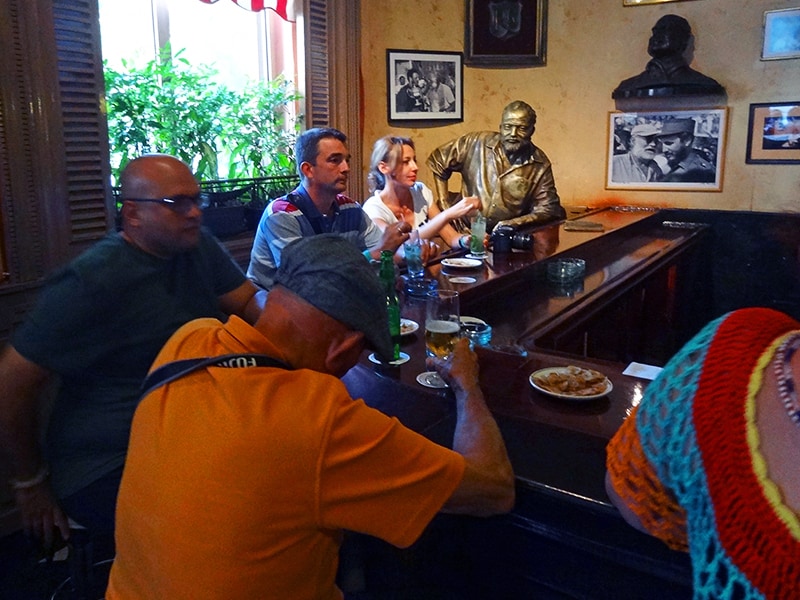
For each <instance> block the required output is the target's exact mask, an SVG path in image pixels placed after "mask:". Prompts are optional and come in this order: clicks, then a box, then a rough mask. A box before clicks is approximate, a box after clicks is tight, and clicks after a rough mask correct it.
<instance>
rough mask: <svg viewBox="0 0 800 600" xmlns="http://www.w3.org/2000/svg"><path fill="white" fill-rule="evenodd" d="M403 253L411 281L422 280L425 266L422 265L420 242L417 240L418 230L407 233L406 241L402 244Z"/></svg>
mask: <svg viewBox="0 0 800 600" xmlns="http://www.w3.org/2000/svg"><path fill="white" fill-rule="evenodd" d="M403 252H405V255H406V266H407V267H408V276H409V277H410V278H411V279H422V278H423V277H424V276H425V266H424V265H423V264H422V240H420V238H419V230H418V229H413V230H411V233H409V235H408V239H407V240H406V242H405V243H404V244H403Z"/></svg>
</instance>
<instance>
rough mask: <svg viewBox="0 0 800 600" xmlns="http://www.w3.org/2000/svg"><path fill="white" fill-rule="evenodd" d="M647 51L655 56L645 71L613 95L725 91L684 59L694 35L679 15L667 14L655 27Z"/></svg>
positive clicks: (689, 93) (638, 95)
mask: <svg viewBox="0 0 800 600" xmlns="http://www.w3.org/2000/svg"><path fill="white" fill-rule="evenodd" d="M652 32H653V33H652V35H651V36H650V41H649V43H648V45H647V52H648V54H650V56H652V57H653V58H652V59H651V60H650V62H648V63H647V66H646V67H645V70H644V71H642V72H641V73H639V74H638V75H636V76H635V77H631V78H629V79H625V80H624V81H622V82H621V83H620V84H619V85H618V86H617V89H615V90H614V92H613V93H612V94H611V97H612V98H614V99H619V98H646V97H653V96H682V95H718V94H724V93H725V88H723V87H722V86H721V85H720V84H719V83H717V81H716V80H714V79H712V78H711V77H708V76H706V75H703V74H702V73H700V72H699V71H695V70H694V69H692V68H691V67H690V66H689V64H688V63H687V62H686V58H684V53H685V52H686V49H687V48H688V47H689V41H690V40H691V38H692V28H691V26H690V25H689V22H688V21H687V20H686V19H684V18H683V17H680V16H678V15H664V16H663V17H661V18H660V19H659V20H658V21H656V24H655V25H654V26H653V29H652Z"/></svg>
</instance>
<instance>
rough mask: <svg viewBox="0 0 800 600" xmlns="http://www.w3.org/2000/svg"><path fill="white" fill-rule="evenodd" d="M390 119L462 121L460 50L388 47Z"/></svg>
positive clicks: (462, 86)
mask: <svg viewBox="0 0 800 600" xmlns="http://www.w3.org/2000/svg"><path fill="white" fill-rule="evenodd" d="M386 70H387V73H388V76H387V77H388V81H387V84H386V88H387V91H388V95H389V97H388V106H389V121H390V122H391V121H449V122H452V121H463V120H464V84H463V72H464V67H463V64H462V55H461V53H456V52H418V51H415V50H387V51H386Z"/></svg>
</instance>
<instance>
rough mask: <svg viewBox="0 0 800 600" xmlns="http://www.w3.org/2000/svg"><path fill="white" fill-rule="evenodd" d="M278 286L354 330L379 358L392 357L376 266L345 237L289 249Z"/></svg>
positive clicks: (319, 238)
mask: <svg viewBox="0 0 800 600" xmlns="http://www.w3.org/2000/svg"><path fill="white" fill-rule="evenodd" d="M275 283H276V284H278V285H282V286H283V287H285V288H286V289H288V290H290V291H292V292H294V293H295V294H297V295H298V296H300V297H301V298H302V299H303V300H305V301H306V302H308V303H309V304H311V305H312V306H314V307H316V308H318V309H319V310H321V311H322V312H324V313H325V314H327V315H328V316H330V317H333V318H334V319H336V320H337V321H339V322H340V323H344V324H345V325H347V326H348V327H350V328H351V329H355V330H356V331H361V332H362V333H363V334H364V336H365V337H366V338H367V342H368V343H369V344H370V345H371V346H372V347H373V348H374V349H375V350H376V352H377V353H378V355H379V356H381V357H382V358H387V357H391V356H392V350H393V346H392V339H391V336H390V335H389V320H388V317H387V313H386V293H385V291H384V289H383V286H382V285H381V282H380V280H379V279H378V276H377V274H376V273H375V272H374V271H373V269H372V266H371V265H370V264H369V263H368V262H367V260H366V259H365V258H364V255H363V254H361V252H359V251H358V249H357V248H356V247H355V246H354V245H353V244H351V243H350V242H348V241H347V240H345V239H344V238H343V237H341V236H339V235H336V234H333V233H323V234H320V235H314V236H310V237H305V238H301V239H299V240H295V241H294V242H292V243H291V244H289V245H288V246H286V247H285V248H284V249H283V252H282V253H281V265H280V267H278V272H277V274H276V276H275Z"/></svg>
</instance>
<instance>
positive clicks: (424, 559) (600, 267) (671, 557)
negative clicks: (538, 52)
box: [344, 209, 706, 599]
mask: <svg viewBox="0 0 800 600" xmlns="http://www.w3.org/2000/svg"><path fill="white" fill-rule="evenodd" d="M577 220H578V221H580V220H590V221H593V222H595V223H601V224H602V227H603V231H591V232H587V231H569V230H568V229H571V226H570V225H567V224H565V223H554V224H551V225H549V226H545V227H542V228H539V229H536V230H534V231H532V232H531V236H532V238H533V240H534V248H533V251H532V252H513V253H510V254H507V255H498V256H491V255H490V256H489V258H488V259H487V260H486V261H485V262H484V265H483V266H482V267H480V268H476V269H472V270H467V269H458V270H448V269H447V268H445V267H442V266H441V265H435V266H434V267H432V268H430V270H429V271H430V276H431V277H435V278H436V279H437V280H438V285H439V287H446V288H455V289H457V290H459V292H460V294H461V314H462V315H468V316H475V317H479V318H481V319H483V320H485V321H487V322H488V323H489V324H490V325H491V326H492V327H493V330H494V331H493V339H492V345H491V347H488V348H480V349H478V354H479V361H480V368H481V376H480V377H481V388H482V389H483V391H484V394H485V395H486V399H487V403H488V405H489V408H490V409H491V410H492V413H493V414H494V416H495V418H496V419H497V421H498V424H499V426H500V429H501V431H502V433H503V437H504V439H505V441H506V445H507V447H508V451H509V454H510V458H511V462H512V464H513V466H514V470H515V474H516V477H517V503H516V507H515V509H514V511H513V512H512V513H511V514H509V515H505V516H502V517H496V518H490V519H475V518H448V517H444V516H443V517H441V519H440V521H442V522H440V523H437V522H436V521H434V523H433V524H432V527H431V531H430V532H429V533H426V534H425V536H423V539H422V540H421V541H420V542H419V543H418V547H419V548H418V549H417V552H416V554H414V552H415V548H414V547H412V549H411V550H410V551H409V552H411V555H412V556H414V558H413V559H412V558H409V555H408V554H405V555H404V557H403V558H402V559H401V560H400V562H401V563H404V564H406V566H408V565H416V566H417V567H419V566H420V565H425V569H423V571H425V573H427V576H422V577H423V579H424V578H425V577H427V578H428V579H427V580H425V581H423V582H420V581H419V580H418V581H417V582H416V584H415V585H417V586H418V587H419V588H420V589H423V588H424V589H427V590H430V589H437V590H438V591H436V592H430V595H425V594H422V595H419V596H418V597H431V598H440V597H444V598H450V597H453V598H456V597H462V598H463V597H470V598H609V599H610V598H614V599H622V598H664V599H668V598H690V597H691V575H690V569H689V562H688V558H687V557H686V556H685V555H684V554H682V553H677V552H672V551H670V550H668V549H667V548H666V546H664V545H663V544H661V542H659V541H657V540H655V539H652V538H650V537H648V536H646V535H643V534H641V533H639V532H637V531H636V530H634V529H633V528H631V527H630V526H628V525H627V524H626V523H625V522H624V521H622V519H621V517H620V516H619V514H618V513H617V512H616V510H615V509H614V508H613V507H612V506H611V505H610V503H609V501H608V498H607V496H606V494H605V490H604V485H603V481H604V474H605V446H606V443H607V442H608V440H609V439H610V437H611V436H612V435H613V434H614V433H615V432H616V430H617V429H618V428H619V426H620V424H621V423H622V421H623V419H624V418H625V417H626V416H627V415H628V414H629V412H630V410H631V408H632V407H633V406H635V405H636V404H637V403H638V402H639V401H640V399H641V397H642V394H643V391H644V389H645V388H646V386H647V383H648V381H647V380H644V379H639V378H636V377H630V376H627V375H623V374H622V371H623V370H624V369H625V367H626V365H627V364H628V362H630V361H631V360H636V361H638V362H649V363H650V364H656V365H658V366H661V365H663V363H664V362H665V361H666V360H667V359H668V358H669V356H671V354H672V353H674V351H676V350H677V349H678V348H679V347H680V346H681V345H682V344H683V343H684V342H685V341H686V340H688V338H689V337H691V335H693V333H694V332H695V331H696V330H697V329H698V328H699V327H700V326H701V325H702V324H703V323H704V322H705V318H706V315H705V314H702V312H700V313H698V311H697V310H689V311H686V310H684V303H685V302H686V298H687V297H688V294H689V293H690V291H691V290H693V291H694V292H697V291H698V287H697V286H698V285H700V284H701V283H702V278H701V279H700V280H698V277H700V275H701V273H698V271H697V268H696V264H697V259H696V254H697V253H698V252H701V251H702V248H703V246H702V244H703V240H704V234H705V232H706V228H705V227H704V226H702V225H698V224H694V223H687V222H678V221H669V222H666V223H665V222H664V219H663V218H661V217H660V215H659V213H658V211H643V210H627V209H603V210H600V211H595V212H592V213H589V214H587V215H586V216H584V217H582V218H579V219H577ZM567 223H570V222H567ZM565 229H567V230H565ZM559 256H570V257H577V258H583V259H585V261H586V266H587V268H586V273H585V277H584V278H583V281H582V282H579V283H578V285H575V286H573V287H572V288H571V289H567V290H565V289H563V288H562V287H560V286H556V285H553V284H551V283H550V282H548V281H547V279H546V277H545V276H544V275H545V272H546V264H547V261H548V260H552V259H553V258H557V257H559ZM453 277H456V278H457V279H456V281H459V279H458V277H469V278H474V279H475V281H474V283H454V282H453V281H452V279H453ZM620 306H621V307H623V308H622V310H621V309H620ZM402 311H403V315H404V316H405V317H407V318H410V319H413V320H414V321H416V322H417V323H419V325H420V328H419V330H418V331H416V332H415V333H413V334H411V335H409V336H406V337H404V343H403V345H402V347H401V350H402V351H403V352H404V353H407V354H408V355H409V360H408V362H406V363H405V364H402V365H400V366H389V365H379V364H376V363H374V362H372V361H371V360H369V359H368V358H367V356H366V355H365V357H364V358H363V359H362V361H361V362H360V364H359V365H357V366H356V367H354V368H353V369H352V370H351V371H350V372H349V373H348V374H347V375H346V376H345V378H344V381H345V383H346V385H347V386H348V389H349V390H350V392H351V393H352V394H353V395H354V397H360V398H363V399H364V400H365V402H367V404H369V405H371V406H374V407H376V408H378V409H380V410H382V411H384V412H386V413H387V414H390V415H393V416H397V418H399V419H400V421H401V422H403V423H404V424H406V425H407V426H409V427H411V428H412V429H414V430H416V431H418V432H420V433H422V434H423V435H425V436H427V437H429V438H431V439H433V440H435V441H437V442H439V443H442V444H444V445H448V446H449V445H450V444H451V442H452V434H453V429H454V426H455V409H454V404H453V401H452V397H451V395H450V393H449V391H448V390H435V389H430V388H426V387H423V386H422V385H420V384H419V383H417V381H416V375H417V374H419V373H420V372H422V371H425V370H426V368H425V342H424V333H423V331H424V300H421V299H416V298H411V297H405V298H403V302H402ZM665 327H667V328H668V329H667V330H665ZM612 334H613V335H612ZM651 334H652V336H653V337H650V336H651ZM595 348H597V349H598V351H597V352H594V349H595ZM608 357H610V358H608ZM570 364H574V365H578V366H586V367H590V368H593V369H596V370H599V371H601V372H602V373H604V374H605V375H606V376H607V377H608V378H609V380H610V381H611V382H612V384H613V390H612V391H611V392H610V393H609V394H608V395H607V396H605V397H603V398H600V399H596V400H590V401H583V402H575V401H567V400H563V399H557V398H552V397H549V396H546V395H544V394H542V393H541V392H539V391H537V390H535V389H534V388H533V387H532V386H531V385H530V383H529V376H530V374H531V373H532V372H534V371H536V370H537V369H540V368H545V367H553V366H566V365H570ZM426 536H427V538H426ZM431 538H433V539H437V538H439V539H438V542H431ZM441 538H446V542H443V541H442V539H441ZM431 547H434V548H436V550H435V551H431V550H430V548H431ZM373 550H374V549H373ZM448 557H449V558H448ZM432 565H437V566H435V567H434V566H432ZM380 568H383V569H385V565H384V566H382V567H380ZM418 571H419V569H417V571H415V573H414V574H413V575H411V576H407V577H406V579H405V581H408V577H411V578H412V579H414V578H417V577H420V575H419V572H418ZM442 582H448V583H442ZM454 582H459V583H454ZM437 586H444V588H445V590H444V591H443V589H441V587H437ZM454 588H455V589H457V590H458V592H457V593H455V594H454V595H449V592H447V591H446V590H450V591H452V590H453V589H454ZM409 593H412V594H413V593H414V592H413V590H411V591H410V592H409ZM378 596H379V597H380V593H378ZM398 597H404V596H398Z"/></svg>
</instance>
